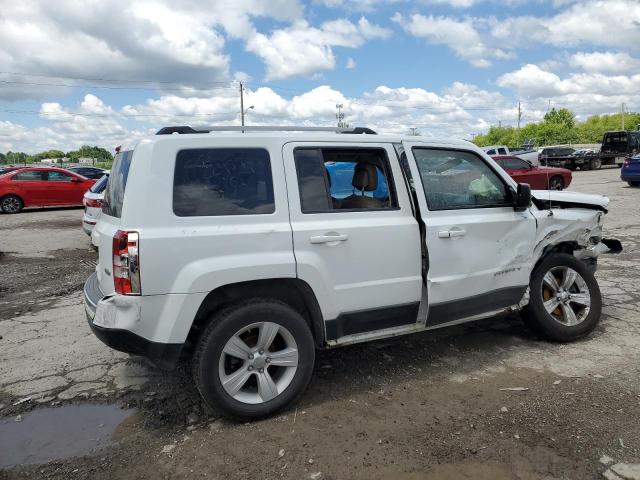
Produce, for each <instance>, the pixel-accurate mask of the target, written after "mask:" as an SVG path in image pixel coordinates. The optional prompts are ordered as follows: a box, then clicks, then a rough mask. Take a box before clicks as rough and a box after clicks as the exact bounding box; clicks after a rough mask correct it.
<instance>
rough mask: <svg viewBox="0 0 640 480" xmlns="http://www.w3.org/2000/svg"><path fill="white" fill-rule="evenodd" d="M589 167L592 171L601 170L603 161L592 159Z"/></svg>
mask: <svg viewBox="0 0 640 480" xmlns="http://www.w3.org/2000/svg"><path fill="white" fill-rule="evenodd" d="M589 167H590V169H591V170H600V167H602V160H600V159H599V158H592V159H591V160H590V162H589Z"/></svg>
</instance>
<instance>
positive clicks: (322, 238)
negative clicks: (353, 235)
mask: <svg viewBox="0 0 640 480" xmlns="http://www.w3.org/2000/svg"><path fill="white" fill-rule="evenodd" d="M348 238H349V237H347V235H345V234H326V235H318V236H315V237H310V238H309V241H310V242H311V243H313V244H318V243H333V242H346V241H347V239H348Z"/></svg>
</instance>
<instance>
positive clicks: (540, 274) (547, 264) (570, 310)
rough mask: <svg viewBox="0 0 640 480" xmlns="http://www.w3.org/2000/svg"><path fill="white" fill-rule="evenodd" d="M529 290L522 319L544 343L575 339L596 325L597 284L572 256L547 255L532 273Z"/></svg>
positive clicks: (598, 312)
mask: <svg viewBox="0 0 640 480" xmlns="http://www.w3.org/2000/svg"><path fill="white" fill-rule="evenodd" d="M529 288H530V299H529V304H528V305H527V306H526V307H525V308H524V309H523V311H522V313H523V317H524V319H525V321H526V322H527V323H528V324H529V325H530V326H532V327H533V328H534V329H535V330H537V331H538V332H540V333H541V334H542V335H543V336H544V337H545V338H547V339H548V340H553V341H558V342H568V341H572V340H576V339H578V338H580V337H582V336H584V335H587V334H588V333H590V332H592V331H593V330H594V329H595V328H596V326H597V325H598V322H599V321H600V315H601V313H602V297H601V294H600V288H599V287H598V282H597V281H596V279H595V277H594V276H593V273H591V271H590V270H589V269H588V268H587V266H586V265H585V264H584V263H582V262H581V261H579V260H577V259H576V258H575V257H574V256H573V255H568V254H565V253H554V254H551V255H549V256H548V257H547V258H546V259H544V260H543V261H542V262H541V263H540V265H538V266H537V267H536V269H535V270H534V272H533V274H532V275H531V281H530V283H529Z"/></svg>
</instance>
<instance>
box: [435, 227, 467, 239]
mask: <svg viewBox="0 0 640 480" xmlns="http://www.w3.org/2000/svg"><path fill="white" fill-rule="evenodd" d="M466 234H467V231H466V230H464V229H461V228H458V229H451V230H443V231H441V232H438V237H439V238H453V237H464V236H465V235H466Z"/></svg>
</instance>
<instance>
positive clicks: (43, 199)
mask: <svg viewBox="0 0 640 480" xmlns="http://www.w3.org/2000/svg"><path fill="white" fill-rule="evenodd" d="M94 183H95V180H92V179H89V178H85V177H83V176H81V175H77V174H75V173H73V172H69V171H68V170H64V169H62V168H54V167H36V168H21V169H19V170H14V171H13V172H9V173H7V174H6V175H2V176H0V207H1V208H2V211H3V212H5V213H18V212H19V211H20V210H22V209H23V208H24V207H49V206H63V205H65V206H72V205H78V206H80V205H82V196H83V195H84V192H86V191H87V190H88V189H89V188H91V186H92V185H93V184H94Z"/></svg>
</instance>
